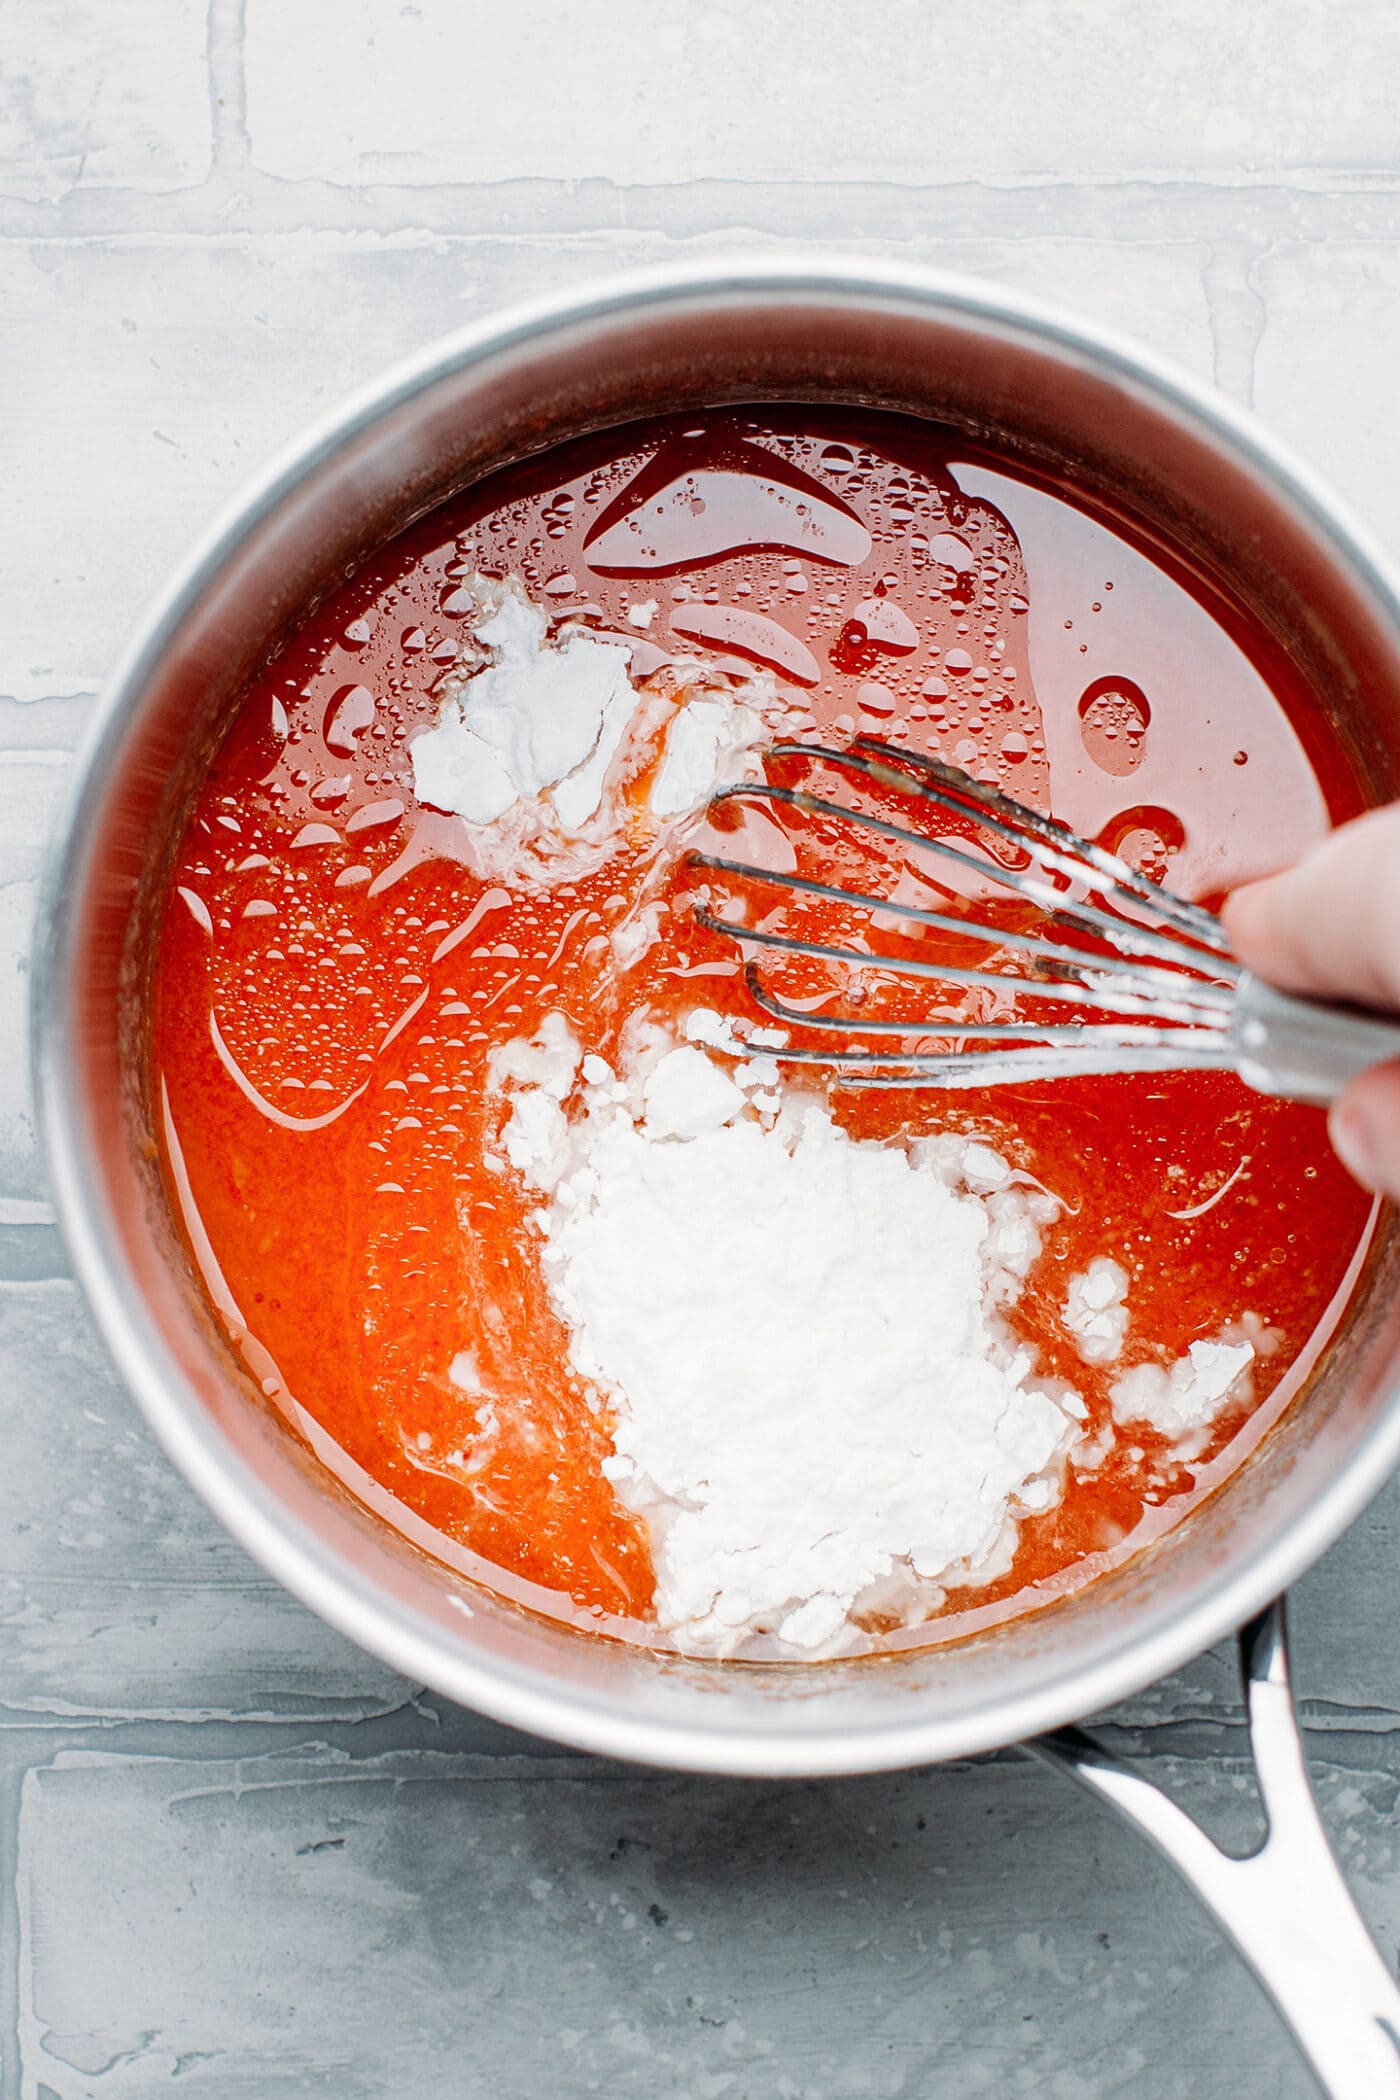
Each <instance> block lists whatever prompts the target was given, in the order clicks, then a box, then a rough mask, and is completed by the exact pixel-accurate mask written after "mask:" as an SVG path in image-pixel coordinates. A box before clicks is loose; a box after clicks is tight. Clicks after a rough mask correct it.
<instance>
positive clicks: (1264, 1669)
mask: <svg viewBox="0 0 1400 2100" xmlns="http://www.w3.org/2000/svg"><path fill="white" fill-rule="evenodd" d="M1240 1662H1241V1667H1242V1670H1243V1674H1244V1681H1245V1693H1246V1697H1247V1700H1248V1706H1249V1734H1250V1742H1251V1744H1252V1746H1253V1750H1254V1765H1255V1770H1256V1772H1257V1774H1258V1778H1259V1794H1260V1799H1261V1801H1262V1803H1263V1807H1264V1814H1265V1818H1266V1821H1267V1825H1268V1828H1267V1834H1266V1836H1265V1838H1264V1841H1263V1843H1262V1844H1261V1845H1260V1847H1259V1849H1258V1850H1257V1851H1256V1852H1253V1853H1250V1854H1249V1855H1248V1857H1246V1858H1236V1857H1233V1856H1232V1855H1231V1854H1230V1853H1228V1852H1222V1851H1221V1849H1220V1847H1219V1846H1218V1845H1216V1844H1214V1843H1213V1842H1212V1840H1211V1839H1210V1838H1208V1837H1207V1836H1206V1834H1205V1832H1204V1831H1203V1830H1201V1829H1200V1828H1199V1827H1198V1825H1196V1824H1195V1823H1193V1822H1192V1820H1191V1818H1190V1817H1189V1816H1188V1815H1187V1814H1186V1813H1185V1811H1184V1810H1183V1809H1180V1808H1178V1807H1177V1806H1176V1803H1175V1802H1174V1801H1171V1800H1169V1799H1168V1797H1167V1796H1166V1795H1165V1794H1164V1793H1162V1792H1161V1790H1160V1789H1159V1788H1158V1787H1156V1786H1154V1785H1153V1784H1152V1782H1151V1781H1150V1780H1148V1779H1144V1778H1143V1776H1142V1774H1141V1773H1140V1772H1138V1771H1136V1770H1135V1769H1134V1768H1133V1767H1132V1766H1131V1765H1129V1764H1127V1763H1125V1762H1124V1760H1123V1759H1122V1758H1120V1757H1116V1756H1114V1754H1113V1753H1112V1751H1109V1750H1106V1749H1104V1748H1103V1747H1102V1746H1101V1745H1100V1744H1099V1743H1096V1742H1095V1741H1094V1740H1093V1738H1092V1737H1091V1736H1088V1735H1085V1734H1084V1733H1083V1732H1082V1730H1080V1729H1078V1728H1065V1729H1061V1730H1060V1731H1059V1732H1058V1733H1056V1734H1054V1735H1045V1736H1039V1737H1037V1738H1036V1739H1035V1740H1034V1741H1033V1742H1029V1743H1027V1744H1025V1746H1024V1747H1025V1748H1026V1749H1027V1750H1028V1751H1030V1752H1031V1753H1032V1754H1033V1755H1034V1756H1036V1757H1039V1758H1043V1759H1044V1761H1045V1762H1046V1763H1047V1764H1050V1765H1054V1766H1055V1767H1056V1768H1057V1770H1059V1771H1061V1772H1063V1773H1065V1774H1066V1776H1067V1777H1069V1778H1070V1779H1074V1780H1076V1781H1077V1782H1078V1783H1079V1785H1080V1786H1082V1787H1085V1788H1087V1789H1088V1791H1089V1792H1090V1793H1091V1794H1094V1795H1096V1796H1097V1797H1098V1799H1099V1800H1100V1801H1103V1802H1105V1803H1107V1805H1108V1806H1109V1807H1110V1808H1113V1809H1116V1810H1117V1812H1118V1814H1119V1815H1120V1816H1122V1817H1123V1819H1124V1820H1125V1821H1126V1822H1128V1823H1131V1824H1132V1825H1133V1826H1134V1827H1135V1828H1136V1829H1137V1830H1139V1831H1140V1832H1141V1833H1142V1835H1143V1836H1144V1837H1146V1838H1148V1839H1150V1841H1151V1842H1152V1843H1153V1844H1154V1845H1155V1846H1156V1847H1157V1849H1158V1851H1159V1852H1160V1853H1161V1854H1162V1856H1163V1858H1165V1859H1166V1860H1167V1861H1168V1863H1169V1864H1170V1865H1171V1866H1173V1867H1175V1869H1176V1871H1177V1873H1178V1874H1180V1876H1181V1877H1182V1879H1183V1881H1185V1882H1186V1883H1187V1885H1188V1886H1189V1887H1190V1888H1191V1889H1193V1890H1194V1892H1195V1894H1196V1895H1197V1896H1198V1897H1199V1898H1200V1900H1201V1902H1202V1903H1203V1904H1204V1905H1205V1907H1206V1909H1207V1910H1208V1911H1209V1912H1210V1913H1211V1915H1212V1916H1213V1917H1214V1918H1215V1920H1216V1922H1217V1923H1218V1924H1219V1925H1220V1926H1221V1927H1222V1928H1223V1929H1224V1931H1225V1932H1226V1934H1227V1935H1228V1936H1229V1938H1230V1939H1231V1940H1232V1941H1233V1942H1234V1945H1235V1946H1236V1947H1237V1948H1238V1950H1239V1952H1240V1953H1241V1955H1243V1957H1244V1959H1245V1961H1247V1962H1248V1964H1249V1966H1250V1967H1251V1968H1252V1969H1253V1971H1254V1973H1255V1975H1256V1976H1257V1977H1258V1978H1259V1981H1260V1982H1261V1983H1262V1984H1263V1986H1264V1988H1265V1990H1266V1991H1267V1992H1268V1993H1269V1995H1270V1997H1271V1998H1272V1999H1273V2001H1274V2003H1275V2005H1276V2006H1277V2007H1278V2009H1279V2012H1280V2013H1281V2014H1282V2015H1283V2018H1284V2019H1285V2020H1286V2021H1287V2023H1288V2025H1289V2026H1290V2027H1291V2028H1292V2030H1293V2035H1294V2038H1295V2040H1296V2041H1297V2043H1298V2045H1299V2047H1300V2048H1301V2050H1302V2052H1303V2054H1304V2056H1305V2057H1306V2058H1307V2060H1308V2062H1309V2063H1310V2064H1311V2066H1312V2068H1313V2070H1314V2071H1315V2072H1316V2074H1317V2077H1318V2080H1319V2083H1320V2084H1321V2086H1322V2089H1323V2091H1324V2092H1325V2093H1326V2094H1327V2095H1328V2096H1329V2100H1400V1988H1397V1986H1396V1981H1395V1978H1394V1977H1393V1976H1392V1975H1391V1973H1390V1971H1389V1969H1388V1968H1387V1967H1386V1965H1385V1963H1384V1962H1383V1961H1382V1959H1381V1957H1380V1954H1379V1953H1378V1952H1377V1950H1376V1946H1375V1942H1374V1941H1373V1940H1372V1938H1371V1936H1370V1934H1369V1932H1368V1931H1367V1929H1366V1927H1365V1925H1364V1924H1363V1923H1362V1920H1361V1915H1360V1913H1359V1911H1358V1910H1357V1908H1356V1905H1355V1904H1354V1902H1353V1901H1352V1898H1351V1893H1350V1891H1349V1890H1348V1888H1347V1885H1346V1883H1345V1881H1344V1880H1343V1879H1342V1873H1341V1869H1340V1867H1339V1866H1338V1865H1337V1861H1336V1858H1335V1856H1334V1854H1333V1851H1332V1848H1331V1845H1330V1844H1329V1843H1328V1840H1327V1834H1326V1832H1325V1830H1324V1829H1323V1827H1322V1821H1321V1818H1320V1817H1319V1815H1318V1812H1317V1803H1316V1801H1315V1799H1314V1798H1313V1791H1312V1785H1311V1782H1310V1780H1309V1778H1308V1768H1307V1762H1306V1759H1305V1757H1304V1754H1303V1739H1302V1736H1301V1735H1300V1733H1299V1730H1298V1718H1297V1715H1296V1713H1295V1711H1294V1707H1293V1693H1292V1689H1291V1686H1290V1684H1289V1677H1288V1637H1287V1627H1286V1622H1285V1618H1284V1606H1283V1599H1282V1598H1280V1599H1279V1601H1278V1602H1277V1603H1276V1604H1272V1605H1270V1607H1269V1609H1268V1610H1267V1611H1266V1612H1264V1613H1263V1614H1262V1615H1261V1616H1260V1617H1259V1618H1257V1619H1255V1620H1254V1621H1253V1622H1252V1623H1251V1624H1250V1625H1248V1626H1246V1627H1245V1629H1244V1631H1243V1632H1242V1633H1241V1635H1240Z"/></svg>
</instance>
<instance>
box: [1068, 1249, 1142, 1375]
mask: <svg viewBox="0 0 1400 2100" xmlns="http://www.w3.org/2000/svg"><path fill="white" fill-rule="evenodd" d="M1127 1296H1128V1272H1127V1270H1126V1269H1125V1268H1123V1267H1122V1265H1121V1263H1119V1262H1116V1261H1113V1260H1112V1259H1111V1258H1110V1257H1109V1256H1108V1255H1102V1256H1100V1258H1099V1259H1098V1260H1097V1261H1091V1262H1090V1264H1089V1266H1088V1268H1087V1269H1086V1270H1085V1271H1084V1274H1083V1275H1082V1276H1071V1278H1070V1280H1069V1290H1068V1292H1067V1294H1066V1298H1065V1325H1066V1327H1067V1328H1068V1329H1069V1331H1070V1333H1071V1334H1072V1335H1073V1336H1074V1339H1075V1343H1076V1346H1077V1347H1078V1350H1079V1354H1080V1355H1081V1356H1082V1357H1083V1359H1084V1361H1085V1363H1086V1364H1110V1363H1112V1362H1113V1361H1114V1360H1115V1358H1117V1357H1119V1356H1121V1355H1122V1353H1123V1341H1124V1337H1125V1336H1126V1334H1127V1332H1128V1307H1127V1303H1126V1300H1127Z"/></svg>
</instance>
